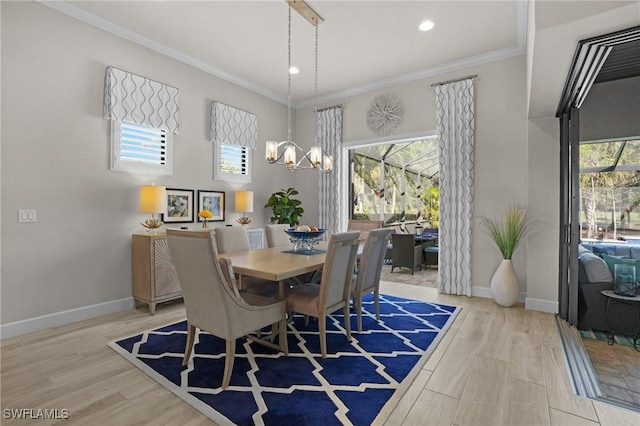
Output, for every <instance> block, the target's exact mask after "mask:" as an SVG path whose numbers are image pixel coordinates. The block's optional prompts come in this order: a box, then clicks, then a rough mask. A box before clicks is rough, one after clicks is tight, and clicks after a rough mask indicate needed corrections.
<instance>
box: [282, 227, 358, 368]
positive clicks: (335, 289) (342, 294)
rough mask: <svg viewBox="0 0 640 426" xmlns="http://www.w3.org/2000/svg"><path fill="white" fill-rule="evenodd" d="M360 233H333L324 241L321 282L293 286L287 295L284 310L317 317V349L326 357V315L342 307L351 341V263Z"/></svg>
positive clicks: (354, 256) (353, 259) (352, 265)
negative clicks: (325, 243)
mask: <svg viewBox="0 0 640 426" xmlns="http://www.w3.org/2000/svg"><path fill="white" fill-rule="evenodd" d="M359 237H360V233H358V232H343V233H339V234H332V235H331V236H330V237H329V243H328V245H327V254H326V257H325V264H324V268H323V269H322V279H321V280H320V285H317V284H312V283H306V284H301V285H298V286H295V287H293V289H291V291H290V292H289V294H288V295H287V311H289V312H298V313H301V314H303V315H305V321H306V320H308V317H309V316H313V317H316V318H318V331H319V332H320V352H321V353H322V358H326V357H327V336H326V327H327V324H326V323H327V315H328V314H330V313H332V312H334V311H336V310H337V309H340V308H342V310H343V312H344V324H345V329H346V331H347V340H348V341H351V324H350V320H349V299H350V297H349V296H350V290H351V278H352V274H353V267H354V264H355V260H356V254H357V252H358V246H359V243H360V241H359Z"/></svg>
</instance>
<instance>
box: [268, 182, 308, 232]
mask: <svg viewBox="0 0 640 426" xmlns="http://www.w3.org/2000/svg"><path fill="white" fill-rule="evenodd" d="M298 194H299V192H298V191H296V190H295V189H294V188H287V189H281V190H280V191H278V192H274V193H273V194H271V196H270V197H269V199H268V200H267V204H265V205H264V206H265V207H271V209H272V211H273V216H271V223H288V224H289V226H291V227H294V226H296V225H298V224H300V218H302V213H304V209H303V208H302V207H301V204H302V201H300V200H298V199H296V198H294V196H295V195H298Z"/></svg>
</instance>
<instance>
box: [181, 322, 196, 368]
mask: <svg viewBox="0 0 640 426" xmlns="http://www.w3.org/2000/svg"><path fill="white" fill-rule="evenodd" d="M195 338H196V326H195V325H191V324H187V345H186V346H185V348H184V357H183V358H182V366H183V367H184V366H185V365H187V363H188V362H189V357H190V356H191V349H193V342H194V340H195Z"/></svg>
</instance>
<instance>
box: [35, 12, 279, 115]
mask: <svg viewBox="0 0 640 426" xmlns="http://www.w3.org/2000/svg"><path fill="white" fill-rule="evenodd" d="M37 1H38V2H39V3H40V4H43V5H45V6H47V7H50V8H51V9H54V10H57V11H58V12H61V13H64V14H65V15H69V16H71V17H73V18H76V19H78V20H80V21H82V22H85V23H87V24H89V25H93V26H94V27H96V28H100V29H101V30H104V31H106V32H108V33H111V34H114V35H116V36H118V37H121V38H123V39H125V40H129V41H131V42H134V43H136V44H139V45H140V46H143V47H146V48H147V49H151V50H153V51H155V52H158V53H160V54H162V55H165V56H168V57H170V58H172V59H175V60H176V61H180V62H183V63H185V64H187V65H190V66H192V67H194V68H197V69H199V70H201V71H204V72H206V73H208V74H211V75H213V76H216V77H218V78H221V79H222V80H225V81H228V82H229V83H233V84H235V85H237V86H240V87H243V88H245V89H247V90H250V91H252V92H255V93H257V94H259V95H262V96H265V97H267V98H269V99H272V100H274V101H276V102H279V103H281V104H283V105H287V99H286V98H285V97H282V96H279V95H277V94H275V93H273V92H272V91H270V90H267V89H264V88H262V87H260V86H257V85H255V84H253V83H250V82H248V81H246V80H243V79H241V78H238V77H236V76H234V75H231V74H229V73H226V72H224V71H222V70H220V69H218V68H216V67H212V66H211V65H207V64H205V63H204V62H201V61H198V60H197V59H194V58H192V57H191V56H188V55H185V54H184V53H182V52H179V51H177V50H175V49H171V48H170V47H167V46H165V45H163V44H160V43H158V42H155V41H153V40H151V39H149V38H147V37H144V36H142V35H140V34H138V33H136V32H133V31H130V30H128V29H126V28H123V27H121V26H119V25H116V24H114V23H113V22H111V21H108V20H106V19H103V18H100V17H99V16H96V15H94V14H92V13H89V12H87V11H85V10H83V9H80V8H79V7H77V6H74V5H72V4H70V3H68V2H66V1H44V0H37Z"/></svg>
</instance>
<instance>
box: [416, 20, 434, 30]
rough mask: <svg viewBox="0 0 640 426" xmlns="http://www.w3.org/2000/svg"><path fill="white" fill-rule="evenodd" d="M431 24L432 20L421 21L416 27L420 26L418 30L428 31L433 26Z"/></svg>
mask: <svg viewBox="0 0 640 426" xmlns="http://www.w3.org/2000/svg"><path fill="white" fill-rule="evenodd" d="M433 26H434V24H433V22H431V21H424V22H423V23H421V24H420V26H419V27H418V28H420V31H429V30H430V29H432V28H433Z"/></svg>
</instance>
